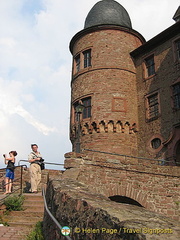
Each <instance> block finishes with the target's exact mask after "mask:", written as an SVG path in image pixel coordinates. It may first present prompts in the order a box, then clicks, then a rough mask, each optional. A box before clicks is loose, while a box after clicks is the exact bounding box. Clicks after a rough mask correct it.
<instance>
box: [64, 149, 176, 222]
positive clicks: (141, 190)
mask: <svg viewBox="0 0 180 240" xmlns="http://www.w3.org/2000/svg"><path fill="white" fill-rule="evenodd" d="M65 157H66V160H65V168H71V169H73V168H74V169H77V168H78V169H79V175H78V177H77V180H78V181H80V182H83V183H85V184H87V185H88V186H90V188H91V190H92V191H94V192H96V193H101V194H103V195H105V196H107V197H109V196H114V195H120V196H126V197H129V198H132V199H134V200H136V201H137V202H139V203H140V204H141V205H142V206H144V207H145V208H147V209H148V210H151V211H154V212H157V213H161V214H162V215H166V216H169V217H171V218H173V219H175V220H179V216H180V209H179V205H180V196H179V192H180V185H179V176H180V168H179V167H175V166H173V167H172V166H159V165H157V162H156V161H152V162H151V161H148V160H138V159H134V158H127V157H126V158H125V157H121V156H119V157H118V156H113V155H106V154H99V155H98V154H97V153H96V154H94V155H91V156H90V155H86V154H84V155H81V154H80V155H76V154H75V153H70V154H66V155H65ZM66 171H67V170H66ZM66 174H68V171H67V173H66V172H65V174H64V176H66ZM71 174H72V170H71Z"/></svg>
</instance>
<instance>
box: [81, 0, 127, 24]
mask: <svg viewBox="0 0 180 240" xmlns="http://www.w3.org/2000/svg"><path fill="white" fill-rule="evenodd" d="M104 24H106V25H107V24H110V25H119V26H123V27H127V28H132V25H131V20H130V17H129V14H128V12H127V11H126V9H125V8H124V7H123V6H121V4H119V3H118V2H116V1H114V0H102V1H99V2H97V3H96V4H95V5H94V7H92V9H91V10H90V12H89V13H88V15H87V17H86V20H85V25H84V28H89V27H93V26H98V25H104Z"/></svg>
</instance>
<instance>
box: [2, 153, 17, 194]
mask: <svg viewBox="0 0 180 240" xmlns="http://www.w3.org/2000/svg"><path fill="white" fill-rule="evenodd" d="M3 156H4V163H5V164H7V168H6V178H5V186H6V191H5V193H4V194H7V193H11V191H12V183H13V179H14V164H15V156H17V152H16V151H11V152H9V156H10V157H9V158H7V157H6V155H5V154H4V155H3Z"/></svg>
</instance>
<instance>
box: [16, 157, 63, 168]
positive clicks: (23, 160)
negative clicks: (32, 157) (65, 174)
mask: <svg viewBox="0 0 180 240" xmlns="http://www.w3.org/2000/svg"><path fill="white" fill-rule="evenodd" d="M21 162H27V163H29V161H28V160H25V159H21V160H19V161H18V165H20V163H21ZM44 163H45V164H49V165H55V166H63V167H64V164H63V163H51V162H44Z"/></svg>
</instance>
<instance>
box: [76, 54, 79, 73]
mask: <svg viewBox="0 0 180 240" xmlns="http://www.w3.org/2000/svg"><path fill="white" fill-rule="evenodd" d="M75 68H76V72H79V71H80V54H79V55H77V56H76V57H75Z"/></svg>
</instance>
